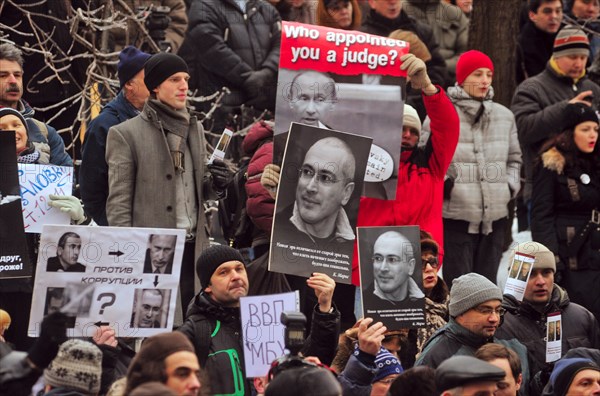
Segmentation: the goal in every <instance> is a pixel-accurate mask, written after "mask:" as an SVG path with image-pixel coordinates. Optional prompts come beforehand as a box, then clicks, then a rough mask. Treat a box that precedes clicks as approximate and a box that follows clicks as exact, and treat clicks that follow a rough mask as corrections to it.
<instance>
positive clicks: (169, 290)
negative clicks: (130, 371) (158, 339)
mask: <svg viewBox="0 0 600 396" xmlns="http://www.w3.org/2000/svg"><path fill="white" fill-rule="evenodd" d="M184 241H185V230H171V229H153V228H125V227H85V226H58V225H45V226H44V228H43V231H42V236H41V240H40V252H39V255H38V262H37V272H36V283H35V287H34V293H33V303H32V307H31V316H30V321H29V335H30V336H32V337H35V336H37V335H38V332H39V324H40V323H41V321H42V318H43V317H44V316H45V315H47V314H50V313H52V312H55V311H60V312H63V313H65V314H67V315H68V316H70V317H71V320H70V323H69V326H68V327H69V332H68V335H69V336H72V337H91V336H92V335H93V334H94V331H95V330H96V326H98V325H100V324H104V325H106V324H109V325H110V326H111V327H112V328H114V329H115V331H116V333H117V336H119V337H147V336H151V335H154V334H158V333H161V332H164V331H166V330H167V329H171V328H172V326H173V320H174V315H175V300H176V296H177V287H178V286H179V274H180V271H181V259H182V257H183V245H184Z"/></svg>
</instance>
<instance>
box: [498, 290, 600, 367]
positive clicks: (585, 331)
mask: <svg viewBox="0 0 600 396" xmlns="http://www.w3.org/2000/svg"><path fill="white" fill-rule="evenodd" d="M502 306H503V307H504V308H505V309H506V315H504V323H502V326H500V328H499V329H498V331H496V337H497V338H499V339H512V338H516V339H518V340H519V341H520V342H521V343H522V344H523V345H525V347H527V351H528V352H529V364H530V366H531V373H537V372H538V371H540V370H542V369H543V368H544V366H546V341H545V340H544V338H545V337H546V323H547V322H546V320H547V317H548V315H549V314H551V313H554V312H560V314H561V321H562V333H561V340H562V342H561V343H562V346H561V348H562V349H561V354H562V355H564V354H565V353H567V352H568V351H569V350H570V349H573V348H578V347H586V348H600V330H599V329H598V322H596V319H595V318H594V315H593V314H592V313H591V312H590V311H588V310H587V309H585V308H584V307H582V306H581V305H578V304H575V303H572V302H570V300H569V296H568V294H567V292H566V291H565V290H564V289H562V288H561V287H560V286H558V285H554V287H553V289H552V295H551V296H550V300H549V301H548V304H546V306H545V307H544V309H543V311H542V312H540V311H538V310H536V309H535V308H534V307H533V306H532V305H531V304H529V303H528V302H527V301H523V302H521V301H518V300H517V299H516V298H515V297H514V296H511V295H509V294H506V295H504V301H503V302H502Z"/></svg>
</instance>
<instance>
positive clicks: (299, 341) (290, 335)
mask: <svg viewBox="0 0 600 396" xmlns="http://www.w3.org/2000/svg"><path fill="white" fill-rule="evenodd" d="M280 322H281V324H282V325H284V326H285V333H284V338H285V348H286V349H287V350H289V351H290V353H289V354H287V355H284V356H281V357H280V358H278V359H277V360H275V361H274V362H273V363H272V364H271V369H270V370H269V374H268V378H269V381H270V380H271V379H273V378H274V377H275V376H277V374H279V373H281V372H282V371H284V370H287V369H290V368H299V367H303V366H315V367H316V365H315V364H313V363H311V362H307V361H306V360H304V358H303V357H302V356H299V355H298V354H299V353H300V350H302V347H303V346H304V340H305V339H306V316H304V314H303V313H302V312H295V311H286V312H282V313H281V317H280Z"/></svg>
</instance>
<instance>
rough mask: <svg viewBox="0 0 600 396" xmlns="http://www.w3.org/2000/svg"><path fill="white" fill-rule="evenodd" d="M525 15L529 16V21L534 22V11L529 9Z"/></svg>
mask: <svg viewBox="0 0 600 396" xmlns="http://www.w3.org/2000/svg"><path fill="white" fill-rule="evenodd" d="M527 15H528V16H529V20H530V21H531V22H535V17H536V15H535V13H534V12H532V11H529V13H528V14H527Z"/></svg>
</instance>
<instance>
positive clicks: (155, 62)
mask: <svg viewBox="0 0 600 396" xmlns="http://www.w3.org/2000/svg"><path fill="white" fill-rule="evenodd" d="M179 72H186V73H188V72H189V71H188V66H187V63H185V61H184V60H183V59H182V58H181V57H179V56H177V55H175V54H170V53H168V52H159V53H158V54H155V55H152V57H151V58H150V59H148V61H147V62H146V64H145V65H144V83H145V84H146V87H147V88H148V91H150V92H152V90H153V89H154V88H156V87H158V86H159V85H160V84H162V82H163V81H165V80H166V79H167V78H169V77H171V76H172V75H173V74H175V73H179Z"/></svg>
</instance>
